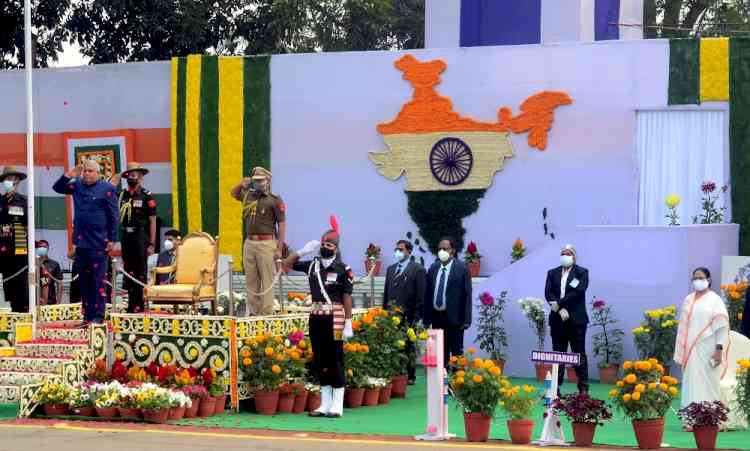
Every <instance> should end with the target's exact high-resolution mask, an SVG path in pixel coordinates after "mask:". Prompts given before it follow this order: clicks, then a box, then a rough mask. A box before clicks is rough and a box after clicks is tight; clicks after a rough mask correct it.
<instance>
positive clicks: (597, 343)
mask: <svg viewBox="0 0 750 451" xmlns="http://www.w3.org/2000/svg"><path fill="white" fill-rule="evenodd" d="M617 322H618V321H617V319H615V314H614V312H613V310H612V306H611V305H609V304H607V303H606V302H604V300H603V299H597V298H596V297H594V299H593V301H592V302H591V322H590V323H589V327H590V328H592V329H594V330H595V332H594V334H593V335H592V336H591V341H592V343H593V345H594V356H596V357H597V358H598V359H599V364H598V366H599V381H600V382H601V383H602V384H614V383H615V381H616V380H617V369H618V368H619V366H620V359H621V358H622V338H623V337H624V336H625V332H623V331H622V329H617V328H615V327H614V325H615V324H617Z"/></svg>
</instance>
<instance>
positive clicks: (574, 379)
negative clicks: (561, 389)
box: [545, 365, 578, 384]
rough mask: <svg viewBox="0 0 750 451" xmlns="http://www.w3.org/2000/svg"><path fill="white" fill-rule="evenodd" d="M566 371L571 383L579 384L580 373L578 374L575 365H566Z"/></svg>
mask: <svg viewBox="0 0 750 451" xmlns="http://www.w3.org/2000/svg"><path fill="white" fill-rule="evenodd" d="M565 373H566V376H568V377H567V379H568V382H570V383H571V384H577V383H578V375H577V374H576V367H574V366H567V365H566V366H565ZM545 377H546V376H545Z"/></svg>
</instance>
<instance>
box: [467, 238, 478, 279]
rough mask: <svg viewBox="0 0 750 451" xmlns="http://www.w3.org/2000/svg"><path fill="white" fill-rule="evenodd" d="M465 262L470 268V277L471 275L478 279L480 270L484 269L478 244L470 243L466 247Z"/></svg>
mask: <svg viewBox="0 0 750 451" xmlns="http://www.w3.org/2000/svg"><path fill="white" fill-rule="evenodd" d="M464 261H465V262H466V264H467V265H468V266H469V275H471V277H478V276H479V270H480V269H481V267H482V255H481V254H480V253H479V250H478V249H477V243H475V242H473V241H470V242H469V245H468V246H466V254H465V255H464Z"/></svg>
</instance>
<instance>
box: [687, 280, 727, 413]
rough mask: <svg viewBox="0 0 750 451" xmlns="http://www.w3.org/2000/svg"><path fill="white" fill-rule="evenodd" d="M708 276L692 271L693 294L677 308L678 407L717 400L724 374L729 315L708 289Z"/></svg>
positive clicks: (716, 296) (718, 298)
mask: <svg viewBox="0 0 750 451" xmlns="http://www.w3.org/2000/svg"><path fill="white" fill-rule="evenodd" d="M710 287H711V273H710V272H709V270H708V269H706V268H698V269H696V270H695V271H693V289H694V290H695V291H694V292H692V293H690V294H689V295H687V297H686V298H685V300H684V301H683V303H682V308H681V309H680V319H679V324H678V327H677V342H676V343H675V352H674V361H675V362H676V363H677V364H678V365H680V366H681V367H682V400H681V403H680V406H681V407H685V406H687V405H688V404H690V403H691V402H700V401H719V400H721V390H720V387H719V381H720V380H721V378H722V377H723V376H724V374H726V371H727V363H728V362H727V353H728V351H729V316H728V315H727V309H726V306H725V305H724V301H723V300H722V299H721V297H719V295H718V294H716V293H715V292H713V291H712V290H711V288H710Z"/></svg>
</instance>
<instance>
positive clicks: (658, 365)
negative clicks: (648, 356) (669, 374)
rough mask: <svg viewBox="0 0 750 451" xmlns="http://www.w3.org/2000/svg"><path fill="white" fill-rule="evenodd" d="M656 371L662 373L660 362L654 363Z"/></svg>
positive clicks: (662, 368)
mask: <svg viewBox="0 0 750 451" xmlns="http://www.w3.org/2000/svg"><path fill="white" fill-rule="evenodd" d="M656 371H658V372H660V373H662V374H664V367H663V366H661V364H659V363H657V364H656Z"/></svg>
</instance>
